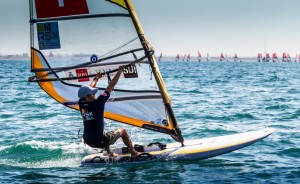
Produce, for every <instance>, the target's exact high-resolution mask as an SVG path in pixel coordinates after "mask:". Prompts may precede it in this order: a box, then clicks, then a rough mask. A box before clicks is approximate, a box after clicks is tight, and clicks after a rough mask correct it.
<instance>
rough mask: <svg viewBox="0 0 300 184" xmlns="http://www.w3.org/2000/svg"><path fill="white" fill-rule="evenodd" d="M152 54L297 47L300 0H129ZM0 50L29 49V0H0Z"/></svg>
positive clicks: (299, 42) (251, 51)
mask: <svg viewBox="0 0 300 184" xmlns="http://www.w3.org/2000/svg"><path fill="white" fill-rule="evenodd" d="M131 1H132V3H133V5H134V8H135V10H136V12H137V14H138V17H139V19H140V21H141V24H142V26H143V29H144V31H145V34H146V37H147V39H148V41H149V42H150V43H151V45H152V46H153V47H154V49H155V51H156V54H157V55H159V54H160V53H161V52H162V53H163V55H170V56H173V55H174V56H175V55H176V54H177V53H179V54H181V55H183V54H184V53H191V55H197V51H200V52H201V53H202V55H205V54H206V53H207V52H208V53H210V55H211V56H214V55H216V56H217V55H219V54H220V53H221V52H223V53H227V54H228V55H234V53H237V54H238V55H239V56H244V57H248V56H256V55H257V53H258V52H261V53H264V52H270V53H272V52H277V54H278V55H281V54H282V53H283V52H288V53H290V55H291V56H292V57H295V55H296V54H298V53H300V23H299V21H300V11H299V9H300V1H299V0H131ZM0 25H1V26H0V33H1V34H0V53H1V54H22V53H29V48H30V41H29V35H30V34H29V5H28V0H0Z"/></svg>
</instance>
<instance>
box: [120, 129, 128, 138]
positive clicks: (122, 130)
mask: <svg viewBox="0 0 300 184" xmlns="http://www.w3.org/2000/svg"><path fill="white" fill-rule="evenodd" d="M119 133H120V136H123V135H126V134H127V132H126V130H125V129H124V128H120V129H119Z"/></svg>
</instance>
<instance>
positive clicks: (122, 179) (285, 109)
mask: <svg viewBox="0 0 300 184" xmlns="http://www.w3.org/2000/svg"><path fill="white" fill-rule="evenodd" d="M159 66H160V70H161V73H162V75H163V78H164V81H165V84H166V86H167V89H168V92H169V95H170V98H171V101H172V105H173V109H174V112H175V114H176V117H177V119H178V122H179V124H180V127H181V129H182V132H183V135H184V137H185V139H196V138H197V139H198V138H203V137H213V136H220V135H229V134H233V133H240V132H246V131H251V130H258V129H262V128H265V127H272V128H276V130H277V131H276V132H275V133H274V134H272V135H271V136H269V137H268V138H266V139H264V140H262V141H260V142H258V143H255V144H254V145H251V146H249V147H246V148H244V149H241V150H237V151H235V152H232V153H228V154H225V155H221V156H218V157H214V158H211V159H207V160H202V161H184V162H182V161H181V162H179V161H172V162H152V163H145V164H140V165H137V164H135V165H110V166H109V165H108V166H103V167H86V166H81V165H80V161H81V159H82V158H83V157H84V156H85V155H87V154H90V153H95V152H96V151H97V150H94V149H91V148H89V147H87V146H85V145H84V144H83V143H82V142H81V140H80V139H78V138H77V131H78V129H79V128H82V122H81V117H80V115H79V112H77V111H74V110H72V109H69V108H66V107H64V106H62V105H60V104H58V103H57V102H56V101H55V100H53V99H52V98H50V97H49V96H48V95H47V94H45V92H43V90H41V89H40V88H39V86H38V85H37V84H36V83H29V82H27V78H28V77H29V76H31V75H32V73H30V72H29V70H30V65H29V61H0V91H1V93H0V99H1V103H0V124H1V126H0V135H1V136H0V178H1V179H0V181H1V182H0V183H94V182H99V183H100V182H103V183H159V182H165V183H300V89H299V86H300V74H299V73H300V63H257V62H242V63H234V62H223V63H222V62H202V63H198V62H176V63H175V62H161V63H159ZM114 127H125V128H126V129H127V130H128V131H129V133H130V135H131V136H132V139H133V140H134V141H135V142H136V143H140V144H147V143H150V142H154V141H160V142H164V143H169V142H172V139H171V138H170V137H169V136H166V135H162V134H158V133H154V132H149V131H146V130H143V129H138V128H133V127H129V126H126V125H121V124H118V123H115V122H111V121H107V125H106V128H107V129H111V128H114ZM117 145H120V146H121V145H122V143H121V142H119V141H118V143H117Z"/></svg>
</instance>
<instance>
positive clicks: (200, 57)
mask: <svg viewBox="0 0 300 184" xmlns="http://www.w3.org/2000/svg"><path fill="white" fill-rule="evenodd" d="M201 60H202V56H201V53H200V52H199V51H198V61H199V62H200V61H201Z"/></svg>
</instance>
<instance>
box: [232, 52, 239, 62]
mask: <svg viewBox="0 0 300 184" xmlns="http://www.w3.org/2000/svg"><path fill="white" fill-rule="evenodd" d="M233 61H238V56H237V53H235V54H234V57H233Z"/></svg>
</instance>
